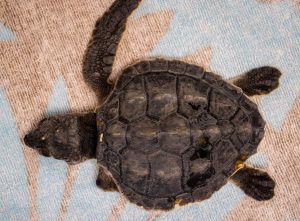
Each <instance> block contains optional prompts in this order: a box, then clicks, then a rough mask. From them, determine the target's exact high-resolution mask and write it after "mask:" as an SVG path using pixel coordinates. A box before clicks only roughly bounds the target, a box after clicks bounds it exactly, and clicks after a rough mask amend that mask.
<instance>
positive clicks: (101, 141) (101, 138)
mask: <svg viewBox="0 0 300 221" xmlns="http://www.w3.org/2000/svg"><path fill="white" fill-rule="evenodd" d="M99 140H100V143H103V134H100V138H99Z"/></svg>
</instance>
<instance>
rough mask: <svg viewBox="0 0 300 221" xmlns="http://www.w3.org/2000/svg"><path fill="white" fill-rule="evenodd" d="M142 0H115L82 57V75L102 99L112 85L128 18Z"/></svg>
mask: <svg viewBox="0 0 300 221" xmlns="http://www.w3.org/2000/svg"><path fill="white" fill-rule="evenodd" d="M140 1H141V0H116V1H115V2H114V3H113V4H112V5H111V7H110V8H109V9H108V10H107V11H106V12H105V13H104V15H103V16H102V17H100V18H99V19H98V20H97V22H96V25H95V28H94V31H93V34H92V38H91V40H90V41H89V44H88V47H87V49H86V51H85V56H84V59H83V76H84V79H85V81H86V82H87V84H89V86H91V88H92V89H93V90H94V91H95V92H96V94H97V95H98V97H99V99H103V98H105V97H106V96H107V95H108V94H109V93H110V91H111V90H112V88H113V84H111V83H109V82H108V77H109V75H110V74H111V71H112V66H113V63H114V59H115V55H116V51H117V47H118V44H119V42H120V40H121V37H122V34H123V33H124V31H125V27H126V23H127V18H128V17H129V15H130V14H131V13H132V12H133V10H134V9H135V8H136V7H137V6H138V4H139V3H140Z"/></svg>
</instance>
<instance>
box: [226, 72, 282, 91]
mask: <svg viewBox="0 0 300 221" xmlns="http://www.w3.org/2000/svg"><path fill="white" fill-rule="evenodd" d="M280 76H281V72H280V71H279V70H278V69H276V68H273V67H269V66H265V67H260V68H255V69H252V70H250V71H249V72H247V73H245V74H243V75H242V76H240V77H237V78H235V79H233V80H231V82H232V83H233V84H234V85H236V86H238V87H240V88H241V89H242V90H243V91H244V93H245V94H247V95H248V96H253V95H264V94H268V93H270V92H271V91H273V90H275V89H276V88H277V87H278V86H279V78H280Z"/></svg>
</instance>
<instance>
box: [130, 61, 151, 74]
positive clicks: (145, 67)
mask: <svg viewBox="0 0 300 221" xmlns="http://www.w3.org/2000/svg"><path fill="white" fill-rule="evenodd" d="M134 67H135V69H136V70H137V71H138V72H139V73H141V74H145V73H147V72H149V71H150V62H149V61H141V62H139V63H137V64H135V65H134Z"/></svg>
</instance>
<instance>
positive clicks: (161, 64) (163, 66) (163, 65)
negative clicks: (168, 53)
mask: <svg viewBox="0 0 300 221" xmlns="http://www.w3.org/2000/svg"><path fill="white" fill-rule="evenodd" d="M150 70H151V71H152V72H166V71H168V61H167V60H164V59H156V60H154V61H150Z"/></svg>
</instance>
